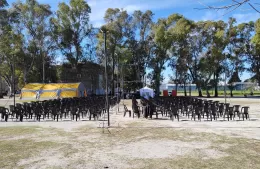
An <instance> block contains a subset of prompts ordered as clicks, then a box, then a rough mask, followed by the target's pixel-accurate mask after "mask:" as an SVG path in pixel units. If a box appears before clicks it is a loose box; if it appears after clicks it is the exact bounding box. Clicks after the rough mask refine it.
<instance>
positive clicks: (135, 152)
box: [112, 140, 226, 159]
mask: <svg viewBox="0 0 260 169" xmlns="http://www.w3.org/2000/svg"><path fill="white" fill-rule="evenodd" d="M209 146H210V143H209V142H182V141H171V140H142V141H140V142H134V143H130V144H127V145H120V146H117V147H114V148H112V153H114V154H117V155H119V156H125V157H127V158H139V159H150V158H151V159H154V158H177V157H179V156H186V155H189V154H193V153H194V152H198V153H200V154H201V155H202V156H203V157H204V158H214V159H215V158H221V157H224V156H225V155H226V154H225V153H222V152H219V151H217V150H213V149H207V148H208V147H209Z"/></svg>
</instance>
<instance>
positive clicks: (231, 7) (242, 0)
mask: <svg viewBox="0 0 260 169" xmlns="http://www.w3.org/2000/svg"><path fill="white" fill-rule="evenodd" d="M198 3H200V4H201V5H203V6H205V8H194V9H198V10H205V9H211V10H217V11H218V10H228V12H227V13H230V12H232V11H234V10H236V9H237V8H239V7H241V6H242V5H245V4H248V5H249V6H250V7H251V8H253V9H254V10H255V11H256V12H258V13H260V10H258V9H256V7H255V6H254V5H252V4H251V3H250V0H240V1H238V0H232V3H231V4H229V5H225V6H209V5H206V4H204V3H202V2H200V1H198ZM255 5H258V6H259V5H260V4H259V3H255ZM227 13H225V14H224V15H226V14H227Z"/></svg>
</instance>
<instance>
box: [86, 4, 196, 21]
mask: <svg viewBox="0 0 260 169" xmlns="http://www.w3.org/2000/svg"><path fill="white" fill-rule="evenodd" d="M195 3H197V2H196V1H194V0H185V2H183V1H180V0H149V1H148V0H89V1H88V4H89V5H90V7H91V11H92V12H91V15H90V20H91V22H92V24H93V25H96V22H98V23H101V22H103V17H104V14H105V11H106V10H107V9H108V8H122V9H125V10H127V11H128V12H129V13H131V12H133V11H135V10H141V11H144V10H153V11H154V10H162V9H170V8H175V7H183V6H192V4H195Z"/></svg>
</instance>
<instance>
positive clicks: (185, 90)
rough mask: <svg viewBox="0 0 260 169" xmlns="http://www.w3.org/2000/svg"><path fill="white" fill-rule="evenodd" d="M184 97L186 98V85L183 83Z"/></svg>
mask: <svg viewBox="0 0 260 169" xmlns="http://www.w3.org/2000/svg"><path fill="white" fill-rule="evenodd" d="M184 96H187V90H186V83H185V82H184Z"/></svg>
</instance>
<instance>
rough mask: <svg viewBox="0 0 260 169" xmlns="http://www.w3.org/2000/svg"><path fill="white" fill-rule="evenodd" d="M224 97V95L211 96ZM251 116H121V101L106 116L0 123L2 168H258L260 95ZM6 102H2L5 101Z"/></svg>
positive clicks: (244, 101)
mask: <svg viewBox="0 0 260 169" xmlns="http://www.w3.org/2000/svg"><path fill="white" fill-rule="evenodd" d="M211 100H220V101H222V102H223V101H224V99H215V98H214V99H213V98H212V99H211ZM227 102H230V103H231V104H232V105H235V104H240V105H243V106H250V120H247V121H239V120H238V118H237V119H236V120H234V121H227V120H225V121H224V120H222V118H220V119H219V120H218V121H207V120H202V121H191V120H190V119H188V118H186V117H181V118H180V121H179V122H178V121H177V120H174V121H171V120H169V118H167V117H160V116H159V119H145V118H143V117H141V118H140V119H138V118H136V117H135V118H134V119H133V118H132V117H123V106H122V105H123V104H125V105H127V107H128V109H131V101H130V100H124V101H121V103H120V105H119V112H117V109H118V107H117V106H116V107H114V108H113V109H111V116H110V117H111V127H110V128H103V127H102V126H106V125H107V123H106V122H104V121H101V120H100V121H78V122H76V121H59V122H52V121H44V122H26V121H25V122H11V121H10V122H0V153H1V156H0V168H35V169H36V168H37V169H38V168H90V169H92V168H97V169H99V168H113V169H114V168H115V169H116V168H118V169H125V168H149V169H151V168H156V169H157V168H165V169H166V168H167V169H168V168H176V169H177V168H183V169H186V168H195V169H203V168H205V169H208V168H212V169H213V168H221V169H230V168H236V169H244V168H252V169H259V168H260V120H259V119H260V99H257V98H252V99H250V98H235V99H227ZM4 104H5V101H4V100H2V101H0V105H4Z"/></svg>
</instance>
